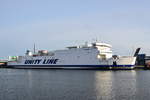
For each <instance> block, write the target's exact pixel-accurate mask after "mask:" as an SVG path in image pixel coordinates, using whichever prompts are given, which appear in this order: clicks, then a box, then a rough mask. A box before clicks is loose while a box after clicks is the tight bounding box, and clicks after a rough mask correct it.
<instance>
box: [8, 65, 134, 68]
mask: <svg viewBox="0 0 150 100" xmlns="http://www.w3.org/2000/svg"><path fill="white" fill-rule="evenodd" d="M12 66H14V67H15V66H16V67H19V66H20V67H21V66H23V67H25V66H27V67H30V66H31V67H41V68H42V67H52V68H55V67H77V68H78V67H81V68H82V67H91V68H103V67H108V68H109V67H112V68H113V67H114V68H117V67H124V68H125V67H132V66H134V65H12ZM9 67H11V66H9Z"/></svg>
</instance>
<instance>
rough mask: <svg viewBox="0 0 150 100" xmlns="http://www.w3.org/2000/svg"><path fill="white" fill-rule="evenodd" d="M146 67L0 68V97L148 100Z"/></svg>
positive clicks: (149, 76)
mask: <svg viewBox="0 0 150 100" xmlns="http://www.w3.org/2000/svg"><path fill="white" fill-rule="evenodd" d="M149 99H150V70H128V71H125V70H123V71H101V70H55V69H53V70H51V69H0V100H149Z"/></svg>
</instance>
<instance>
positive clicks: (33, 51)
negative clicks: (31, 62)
mask: <svg viewBox="0 0 150 100" xmlns="http://www.w3.org/2000/svg"><path fill="white" fill-rule="evenodd" d="M33 52H34V54H35V43H34V47H33Z"/></svg>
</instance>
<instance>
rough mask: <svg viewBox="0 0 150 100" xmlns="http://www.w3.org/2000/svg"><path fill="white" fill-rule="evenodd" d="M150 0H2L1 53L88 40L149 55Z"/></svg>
mask: <svg viewBox="0 0 150 100" xmlns="http://www.w3.org/2000/svg"><path fill="white" fill-rule="evenodd" d="M149 5H150V0H0V35H1V36H0V37H1V39H0V45H1V49H0V57H4V56H8V55H23V54H24V52H25V51H26V50H27V49H33V44H34V43H35V44H36V47H37V49H48V50H55V49H63V48H64V47H66V46H70V45H79V44H83V43H84V42H86V41H89V42H91V41H93V40H94V39H96V38H97V39H98V40H99V41H102V42H106V43H109V44H111V45H112V46H113V51H114V54H119V55H131V54H133V52H134V50H135V49H136V48H137V47H142V51H141V53H147V54H148V55H149V54H150V46H149V45H150V6H149Z"/></svg>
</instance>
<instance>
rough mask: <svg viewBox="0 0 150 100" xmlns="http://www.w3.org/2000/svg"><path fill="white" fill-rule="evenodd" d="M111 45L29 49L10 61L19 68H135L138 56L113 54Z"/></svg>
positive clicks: (10, 64) (96, 43)
mask: <svg viewBox="0 0 150 100" xmlns="http://www.w3.org/2000/svg"><path fill="white" fill-rule="evenodd" d="M111 47H112V46H111V45H109V44H106V43H99V42H94V43H91V44H87V43H86V44H85V45H82V46H70V47H67V49H65V50H56V51H53V52H49V51H47V50H40V51H38V52H37V53H34V54H33V53H32V52H30V51H27V53H26V55H25V56H17V57H16V58H15V60H13V61H12V60H10V61H9V62H8V66H9V67H17V68H102V69H103V68H108V69H120V68H122V69H133V68H134V65H135V60H136V57H132V56H125V57H118V56H116V55H115V56H112V51H111Z"/></svg>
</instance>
